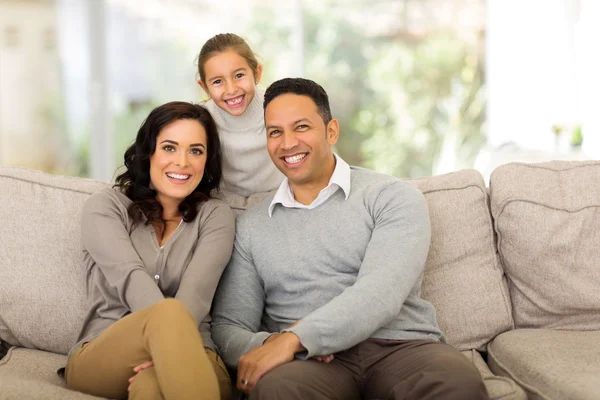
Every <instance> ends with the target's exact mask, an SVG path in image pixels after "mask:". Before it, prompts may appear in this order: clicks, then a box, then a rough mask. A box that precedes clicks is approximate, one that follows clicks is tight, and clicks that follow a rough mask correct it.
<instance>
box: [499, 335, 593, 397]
mask: <svg viewBox="0 0 600 400" xmlns="http://www.w3.org/2000/svg"><path fill="white" fill-rule="evenodd" d="M488 363H489V365H490V368H491V370H492V371H493V372H494V373H495V374H497V375H502V376H508V377H511V378H513V379H514V380H515V381H516V382H517V383H519V384H520V385H521V386H523V388H524V389H525V390H526V391H527V392H528V395H529V398H530V399H570V400H597V399H600V331H589V332H576V331H555V330H547V329H516V330H513V331H510V332H506V333H503V334H501V335H499V336H498V337H497V338H495V339H494V341H492V342H491V343H490V344H489V346H488Z"/></svg>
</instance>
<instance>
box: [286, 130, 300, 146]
mask: <svg viewBox="0 0 600 400" xmlns="http://www.w3.org/2000/svg"><path fill="white" fill-rule="evenodd" d="M297 145H298V138H297V137H296V134H295V133H294V132H285V133H284V134H283V149H284V150H290V149H293V148H294V147H296V146H297Z"/></svg>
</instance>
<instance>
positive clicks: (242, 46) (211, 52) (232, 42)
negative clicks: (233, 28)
mask: <svg viewBox="0 0 600 400" xmlns="http://www.w3.org/2000/svg"><path fill="white" fill-rule="evenodd" d="M228 50H233V51H235V52H236V53H237V54H239V55H240V56H242V57H244V58H245V59H246V62H248V65H249V66H250V69H251V70H252V73H253V75H254V77H255V78H256V75H257V71H258V60H257V59H256V55H255V54H254V52H253V51H252V49H251V48H250V46H248V43H246V41H245V40H244V39H242V38H241V37H240V36H238V35H236V34H235V33H220V34H218V35H215V36H213V37H211V38H210V39H208V40H207V41H206V43H204V46H202V48H201V49H200V54H198V74H200V80H201V81H202V82H203V83H204V84H206V74H205V72H204V65H205V64H206V62H207V61H208V60H209V59H210V58H212V57H214V56H216V55H217V54H219V53H222V52H224V51H228Z"/></svg>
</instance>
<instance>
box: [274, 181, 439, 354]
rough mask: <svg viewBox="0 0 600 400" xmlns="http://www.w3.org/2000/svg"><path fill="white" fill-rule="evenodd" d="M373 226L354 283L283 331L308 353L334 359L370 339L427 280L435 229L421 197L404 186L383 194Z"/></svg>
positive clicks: (396, 185) (395, 185)
mask: <svg viewBox="0 0 600 400" xmlns="http://www.w3.org/2000/svg"><path fill="white" fill-rule="evenodd" d="M371 215H372V216H373V218H374V221H375V227H374V229H373V232H372V236H371V240H370V242H369V244H368V247H367V249H366V252H365V256H364V259H363V262H362V264H361V267H360V271H359V274H358V277H357V280H356V282H355V283H354V285H353V286H350V287H348V288H346V289H345V290H344V291H343V292H342V293H340V295H338V296H337V297H335V298H334V299H332V300H331V301H330V302H329V303H327V304H325V305H324V306H322V307H320V308H318V309H317V310H315V311H313V312H312V313H310V314H308V315H307V316H306V317H305V318H303V319H302V320H301V321H300V322H299V323H298V324H297V325H296V326H294V327H292V328H289V329H285V330H284V331H290V332H294V333H295V334H296V335H298V337H299V338H300V341H301V343H302V345H303V346H304V347H305V348H306V349H307V352H306V353H304V354H302V355H301V357H302V358H305V357H306V358H308V357H313V356H319V355H327V354H333V353H336V352H338V351H342V350H345V349H348V348H350V347H352V346H354V345H356V344H358V343H360V342H362V341H364V340H366V339H368V338H369V337H370V336H371V335H372V334H373V333H374V332H376V331H377V330H378V329H380V328H381V327H383V326H385V325H387V324H388V323H389V322H391V321H392V320H393V319H394V318H395V317H397V316H398V314H399V313H400V310H401V308H402V305H403V304H404V301H405V300H406V298H407V297H408V296H409V294H410V293H411V291H412V290H413V288H414V286H415V284H417V282H419V280H420V279H421V276H422V274H423V270H424V266H425V261H426V259H427V253H428V251H429V244H430V239H431V228H430V221H429V212H428V210H427V204H426V202H425V199H424V197H423V195H422V194H421V192H420V191H419V190H418V189H417V188H415V187H413V186H409V185H408V184H406V183H403V182H396V183H393V184H392V185H390V186H388V187H387V188H385V189H383V190H382V191H381V193H380V194H379V196H378V197H377V199H376V201H375V202H374V204H373V206H372V210H371Z"/></svg>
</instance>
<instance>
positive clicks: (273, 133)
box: [269, 129, 280, 136]
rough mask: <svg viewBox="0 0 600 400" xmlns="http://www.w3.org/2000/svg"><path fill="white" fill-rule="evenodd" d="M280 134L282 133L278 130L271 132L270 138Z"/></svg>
mask: <svg viewBox="0 0 600 400" xmlns="http://www.w3.org/2000/svg"><path fill="white" fill-rule="evenodd" d="M279 133H280V131H278V130H277V129H274V130H272V131H270V132H269V136H277V135H279Z"/></svg>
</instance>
